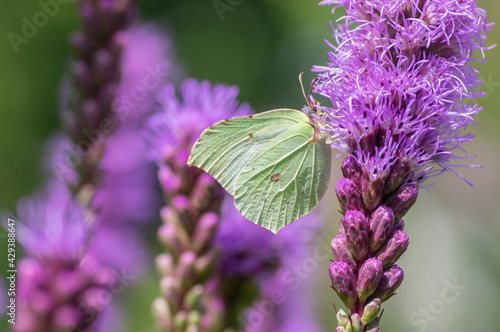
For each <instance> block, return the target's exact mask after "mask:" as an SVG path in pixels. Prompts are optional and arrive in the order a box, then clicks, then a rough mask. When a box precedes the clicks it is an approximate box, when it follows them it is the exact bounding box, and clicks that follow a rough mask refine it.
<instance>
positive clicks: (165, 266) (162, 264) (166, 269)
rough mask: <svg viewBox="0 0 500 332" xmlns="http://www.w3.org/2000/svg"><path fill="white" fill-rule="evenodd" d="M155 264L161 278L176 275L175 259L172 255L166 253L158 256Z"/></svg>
mask: <svg viewBox="0 0 500 332" xmlns="http://www.w3.org/2000/svg"><path fill="white" fill-rule="evenodd" d="M155 264H156V268H157V269H158V272H159V273H160V275H161V276H167V275H172V274H173V273H174V259H173V257H172V255H171V254H168V253H164V254H160V255H158V256H156V259H155Z"/></svg>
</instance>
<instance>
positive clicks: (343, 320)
mask: <svg viewBox="0 0 500 332" xmlns="http://www.w3.org/2000/svg"><path fill="white" fill-rule="evenodd" d="M349 319H350V318H349V315H348V314H347V313H346V312H345V311H344V310H342V309H339V311H338V312H337V322H338V324H339V325H340V326H346V324H347V322H348V321H349Z"/></svg>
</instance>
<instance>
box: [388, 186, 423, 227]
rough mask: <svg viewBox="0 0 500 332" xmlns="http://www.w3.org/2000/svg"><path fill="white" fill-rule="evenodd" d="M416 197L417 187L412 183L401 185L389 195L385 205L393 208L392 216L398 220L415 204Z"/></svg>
mask: <svg viewBox="0 0 500 332" xmlns="http://www.w3.org/2000/svg"><path fill="white" fill-rule="evenodd" d="M417 197H418V189H417V188H416V187H415V186H414V185H407V186H403V187H401V188H399V189H398V190H397V191H396V192H395V193H394V194H392V195H391V197H389V199H388V200H387V202H386V205H387V207H389V208H391V209H392V210H393V212H394V218H395V219H396V220H399V219H401V218H402V217H403V216H404V215H405V214H406V212H408V211H409V210H410V208H411V207H412V206H413V204H415V202H416V201H417Z"/></svg>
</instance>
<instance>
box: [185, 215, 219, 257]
mask: <svg viewBox="0 0 500 332" xmlns="http://www.w3.org/2000/svg"><path fill="white" fill-rule="evenodd" d="M218 225H219V216H218V215H217V214H216V213H213V212H209V213H205V214H204V215H203V216H202V217H201V218H200V221H198V224H197V227H196V229H195V231H194V235H193V241H192V242H193V246H194V251H196V252H202V251H203V249H205V248H206V247H207V246H208V245H209V244H210V241H211V240H212V237H213V236H214V233H215V231H216V230H217V226H218Z"/></svg>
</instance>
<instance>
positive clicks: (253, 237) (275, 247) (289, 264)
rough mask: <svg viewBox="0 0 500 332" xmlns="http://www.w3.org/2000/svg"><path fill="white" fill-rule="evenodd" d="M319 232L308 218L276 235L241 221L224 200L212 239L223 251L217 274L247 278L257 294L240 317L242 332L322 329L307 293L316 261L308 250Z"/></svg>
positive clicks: (230, 203)
mask: <svg viewBox="0 0 500 332" xmlns="http://www.w3.org/2000/svg"><path fill="white" fill-rule="evenodd" d="M317 228H318V222H317V220H316V219H315V218H314V217H312V216H310V217H304V218H301V219H299V220H297V221H295V222H294V223H293V224H292V225H290V226H288V227H286V228H284V229H282V230H281V231H280V232H279V233H278V235H275V234H273V233H272V232H271V231H269V230H267V229H265V228H262V227H260V226H258V225H256V224H254V223H252V222H251V221H249V220H246V219H245V218H244V217H242V216H241V214H240V213H239V212H238V211H237V210H236V209H235V208H234V206H233V202H232V200H231V199H228V200H226V201H225V204H224V209H223V213H222V222H221V225H220V227H219V230H218V233H217V234H216V237H215V239H214V245H215V246H218V247H219V248H221V252H222V254H221V258H220V262H219V265H218V269H217V273H219V274H221V277H222V278H223V280H251V281H252V282H253V283H254V284H255V286H256V290H257V292H258V294H259V295H258V298H257V299H256V300H255V301H253V302H252V305H251V306H250V307H249V308H248V309H247V310H246V311H245V313H244V316H243V317H241V318H240V322H241V324H242V327H243V328H244V329H243V330H244V331H245V332H270V331H276V332H295V331H297V332H298V331H311V332H315V331H319V330H320V329H319V327H318V325H317V324H316V323H315V320H316V319H315V317H314V308H315V306H314V303H313V298H312V297H311V293H310V285H311V282H312V280H311V279H312V278H314V275H313V273H314V271H313V272H311V271H310V270H309V269H310V268H311V266H313V267H314V264H318V263H317V262H313V263H311V262H310V260H311V259H312V258H311V254H312V253H311V251H310V249H309V247H308V243H309V242H310V241H312V239H313V237H314V234H315V230H316V229H317ZM305 262H307V267H304V265H305V264H306V263H305ZM309 264H310V265H309ZM316 266H317V265H316ZM233 282H235V281H233ZM240 283H241V281H240Z"/></svg>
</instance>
